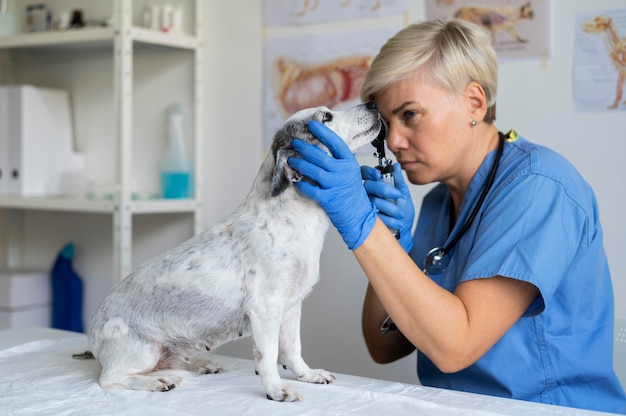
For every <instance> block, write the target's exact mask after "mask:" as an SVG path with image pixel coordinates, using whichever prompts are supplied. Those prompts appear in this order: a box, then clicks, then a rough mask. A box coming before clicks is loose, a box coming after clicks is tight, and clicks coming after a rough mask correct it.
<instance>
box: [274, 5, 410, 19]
mask: <svg viewBox="0 0 626 416" xmlns="http://www.w3.org/2000/svg"><path fill="white" fill-rule="evenodd" d="M406 11H407V0H264V2H263V20H264V23H265V24H266V25H302V24H310V23H317V22H325V21H330V20H351V19H367V18H372V17H383V16H394V15H400V14H402V13H404V12H406Z"/></svg>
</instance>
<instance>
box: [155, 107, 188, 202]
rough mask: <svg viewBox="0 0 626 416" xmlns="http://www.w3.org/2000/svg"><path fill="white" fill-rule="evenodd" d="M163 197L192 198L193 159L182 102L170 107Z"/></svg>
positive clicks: (163, 170) (162, 177)
mask: <svg viewBox="0 0 626 416" xmlns="http://www.w3.org/2000/svg"><path fill="white" fill-rule="evenodd" d="M161 187H162V192H163V198H190V197H191V196H192V192H191V189H192V178H191V159H190V156H189V151H188V149H187V143H186V140H185V134H184V132H183V117H182V111H181V108H180V104H178V103H174V104H172V105H171V106H170V109H169V143H168V147H167V149H166V151H165V154H164V155H163V160H162V161H161Z"/></svg>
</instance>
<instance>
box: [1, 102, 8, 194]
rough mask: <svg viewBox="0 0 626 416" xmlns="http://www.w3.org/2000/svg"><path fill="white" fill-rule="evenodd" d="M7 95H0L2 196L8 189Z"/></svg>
mask: <svg viewBox="0 0 626 416" xmlns="http://www.w3.org/2000/svg"><path fill="white" fill-rule="evenodd" d="M7 98H8V97H7V95H6V94H0V195H2V194H4V193H6V189H7V187H8V183H7V182H8V180H9V179H8V175H9V171H8V163H9V162H8V157H7V153H8V151H9V148H8V145H9V143H8V138H7V137H5V136H6V134H5V133H4V132H5V130H6V129H7V128H8V127H7V126H8V102H7V101H8V100H7Z"/></svg>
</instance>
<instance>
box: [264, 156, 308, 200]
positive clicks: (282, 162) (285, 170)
mask: <svg viewBox="0 0 626 416" xmlns="http://www.w3.org/2000/svg"><path fill="white" fill-rule="evenodd" d="M292 156H298V153H296V151H295V150H293V149H289V148H284V147H283V148H281V149H278V150H277V151H276V155H275V158H276V165H275V166H274V172H273V174H272V188H271V192H270V195H272V196H278V195H280V194H282V193H283V192H284V191H285V189H287V187H288V186H289V185H290V184H291V183H292V182H298V181H300V180H301V179H302V175H300V174H299V173H298V172H296V171H295V170H293V169H291V167H290V166H289V165H288V164H287V159H289V158H290V157H292Z"/></svg>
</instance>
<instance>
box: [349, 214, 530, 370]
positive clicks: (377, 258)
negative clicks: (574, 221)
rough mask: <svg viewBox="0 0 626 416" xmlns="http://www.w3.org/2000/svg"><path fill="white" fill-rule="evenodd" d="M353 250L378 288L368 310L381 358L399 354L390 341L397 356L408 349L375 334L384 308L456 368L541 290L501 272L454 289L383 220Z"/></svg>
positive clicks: (416, 341) (421, 345) (437, 358)
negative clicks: (424, 267) (425, 267)
mask: <svg viewBox="0 0 626 416" xmlns="http://www.w3.org/2000/svg"><path fill="white" fill-rule="evenodd" d="M353 252H354V255H355V256H356V258H357V260H358V261H359V263H360V265H361V267H362V268H363V270H364V271H365V273H366V275H367V277H368V279H369V281H370V284H371V287H372V289H373V291H368V296H370V299H369V301H367V299H366V306H368V310H367V311H365V310H364V312H363V313H364V315H363V317H364V319H365V318H366V314H367V315H368V316H369V317H371V318H373V319H375V320H376V322H374V323H368V324H367V325H366V324H365V323H364V324H363V326H364V328H365V327H367V328H368V331H367V334H366V342H367V343H368V348H369V349H370V354H371V355H372V356H373V357H375V359H377V360H381V361H385V360H387V359H389V358H393V357H394V355H393V354H392V353H390V351H389V345H388V344H394V345H395V346H396V347H398V348H400V349H399V350H398V353H397V357H396V359H397V358H400V357H401V356H402V354H403V353H405V352H406V349H405V347H406V346H402V343H401V342H399V341H397V340H395V341H390V342H389V343H387V342H383V341H381V340H380V338H382V337H384V336H382V337H379V338H378V339H377V338H376V337H374V335H373V331H372V328H374V327H375V326H376V325H378V326H380V323H381V322H382V321H381V320H380V316H381V315H382V314H383V313H382V312H381V311H382V310H385V311H387V312H388V313H389V314H390V316H391V317H392V319H393V321H394V323H395V324H396V325H397V327H398V329H399V330H400V332H402V334H403V335H404V337H406V339H407V340H408V341H409V342H410V343H411V344H412V345H414V346H415V347H416V348H417V349H419V350H420V351H421V352H423V353H424V354H425V355H426V356H428V357H429V358H430V359H431V360H432V361H433V363H434V364H435V365H436V366H437V367H438V368H439V369H440V370H441V371H443V372H456V371H460V370H462V369H464V368H466V367H468V366H470V365H472V364H473V363H474V362H476V361H477V360H478V359H479V358H480V357H482V355H484V354H485V353H486V352H487V351H488V350H489V349H490V348H491V347H492V346H493V345H494V344H495V343H496V342H497V341H498V340H499V339H500V338H501V337H502V336H503V335H504V334H505V333H506V331H507V330H508V329H509V328H511V326H513V324H514V323H515V322H516V321H517V320H518V319H519V318H520V317H521V316H522V315H523V314H524V312H525V311H526V310H527V309H528V307H529V306H530V305H531V303H532V302H533V300H534V299H535V298H536V297H537V296H538V293H539V292H538V290H537V288H536V287H535V286H533V285H531V284H530V283H526V282H521V281H518V280H514V279H508V278H505V277H501V276H494V277H491V278H488V279H477V280H472V281H468V282H464V283H461V284H460V285H459V286H458V288H457V290H456V291H455V292H454V293H450V292H448V291H447V290H445V289H443V288H442V287H440V286H438V285H437V284H436V283H435V282H433V281H432V280H431V279H430V278H429V277H428V276H426V275H425V274H424V273H423V272H422V271H421V270H420V269H419V267H417V265H416V264H415V263H414V262H413V260H412V259H411V258H410V257H409V256H408V255H407V254H406V253H405V252H404V250H403V249H402V247H401V246H400V245H399V244H397V242H396V241H395V239H394V237H393V236H392V235H391V233H389V231H388V230H387V228H386V227H385V225H384V224H383V223H382V222H381V221H380V220H379V221H377V223H376V224H375V226H374V228H373V230H372V232H371V233H370V235H369V236H368V238H367V239H366V240H365V241H364V242H363V244H362V245H361V246H360V247H358V248H357V249H356V250H354V251H353ZM372 292H375V294H376V298H377V299H376V300H377V301H378V302H379V303H380V306H379V307H378V306H376V304H375V302H374V299H373V298H372V297H371V296H372ZM383 319H384V317H383ZM396 335H397V334H396ZM385 336H389V334H387V335H385Z"/></svg>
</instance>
